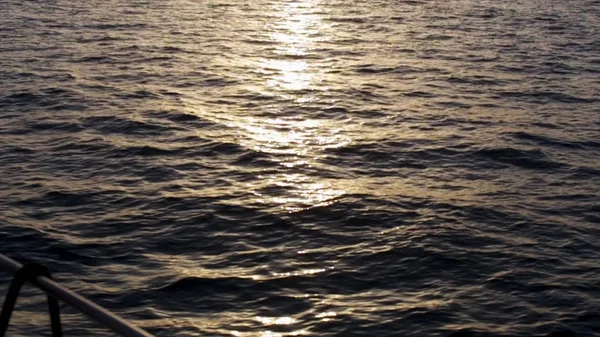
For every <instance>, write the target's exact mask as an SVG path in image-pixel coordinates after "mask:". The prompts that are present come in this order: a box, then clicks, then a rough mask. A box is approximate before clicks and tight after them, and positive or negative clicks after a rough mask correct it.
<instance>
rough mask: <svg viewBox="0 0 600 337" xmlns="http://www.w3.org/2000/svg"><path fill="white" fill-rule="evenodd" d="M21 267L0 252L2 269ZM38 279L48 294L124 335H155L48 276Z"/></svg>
mask: <svg viewBox="0 0 600 337" xmlns="http://www.w3.org/2000/svg"><path fill="white" fill-rule="evenodd" d="M21 267H22V265H21V264H20V263H18V262H17V261H15V260H13V259H11V258H9V257H7V256H5V255H3V254H0V269H5V270H7V271H9V272H11V273H12V274H13V275H14V274H15V273H16V272H17V271H18V270H19V269H21ZM36 281H37V284H34V286H36V287H38V288H40V289H41V290H43V291H44V292H45V293H46V294H48V295H50V296H52V297H54V298H56V299H58V300H60V301H63V302H65V303H67V304H69V305H70V306H72V307H73V308H75V309H77V310H79V311H80V312H82V313H84V314H85V315H86V316H88V317H89V318H91V319H93V320H95V321H97V322H99V323H101V324H102V325H104V326H105V327H107V328H109V329H111V330H113V331H115V332H117V333H119V334H120V335H122V336H125V337H153V336H152V335H151V334H149V333H148V332H146V331H144V330H142V329H140V328H138V327H136V326H134V325H133V324H131V323H129V322H127V321H126V320H124V319H123V318H121V317H119V316H117V315H115V314H113V313H112V312H110V311H108V310H106V309H104V308H102V307H101V306H99V305H97V304H96V303H94V302H92V301H90V300H88V299H86V298H84V297H83V296H80V295H78V294H76V293H75V292H73V291H72V290H69V289H67V288H65V287H63V286H62V285H60V284H58V283H56V282H54V281H52V280H51V279H49V278H47V277H44V276H38V277H37V278H36Z"/></svg>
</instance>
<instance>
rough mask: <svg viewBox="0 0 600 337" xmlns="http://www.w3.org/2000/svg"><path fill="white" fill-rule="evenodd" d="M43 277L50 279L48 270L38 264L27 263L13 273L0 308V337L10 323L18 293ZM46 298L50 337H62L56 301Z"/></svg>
mask: <svg viewBox="0 0 600 337" xmlns="http://www.w3.org/2000/svg"><path fill="white" fill-rule="evenodd" d="M38 276H44V277H47V278H49V279H52V277H51V276H50V271H49V270H48V268H46V267H44V266H42V265H41V264H39V263H28V264H25V265H23V266H22V267H21V268H20V269H19V270H17V272H16V273H15V275H14V277H13V279H12V281H11V283H10V287H9V288H8V293H7V294H6V299H5V301H4V305H3V306H2V313H1V314H0V337H4V335H5V334H6V330H7V329H8V324H9V323H10V317H11V315H12V312H13V310H14V308H15V304H16V303H17V298H18V297H19V291H20V290H21V287H22V286H23V284H25V282H31V283H33V284H36V285H37V281H36V279H37V277H38ZM46 296H47V298H48V311H49V313H50V323H51V325H52V337H62V328H61V324H60V309H59V307H58V301H57V300H56V299H55V298H53V297H52V296H50V295H46Z"/></svg>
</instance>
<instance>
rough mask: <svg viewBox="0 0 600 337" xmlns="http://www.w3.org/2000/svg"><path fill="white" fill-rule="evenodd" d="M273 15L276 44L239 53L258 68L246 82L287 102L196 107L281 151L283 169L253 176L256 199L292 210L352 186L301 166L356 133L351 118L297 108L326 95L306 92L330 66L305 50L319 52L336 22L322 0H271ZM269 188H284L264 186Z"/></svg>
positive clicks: (251, 143) (266, 148)
mask: <svg viewBox="0 0 600 337" xmlns="http://www.w3.org/2000/svg"><path fill="white" fill-rule="evenodd" d="M267 16H268V17H269V18H271V21H270V22H265V24H264V27H263V29H264V31H265V34H268V35H266V36H267V37H268V40H269V41H271V42H274V43H275V44H274V50H272V51H271V52H269V53H266V54H265V55H264V56H263V57H240V58H239V59H238V60H236V61H235V62H237V65H238V66H240V68H244V67H247V68H250V69H251V72H252V73H253V74H254V75H256V76H253V77H252V78H249V79H248V82H250V83H247V85H246V86H245V87H246V88H247V89H249V90H251V91H253V92H257V93H260V94H264V95H267V96H269V97H277V98H279V99H281V100H283V101H285V102H286V103H285V104H284V105H283V106H279V105H278V106H268V105H264V106H261V107H259V108H258V109H260V110H261V111H260V116H255V115H253V113H252V112H250V113H248V112H247V111H210V108H201V107H196V113H197V114H200V115H202V117H203V118H207V119H209V120H212V121H215V122H217V123H219V124H223V125H225V126H227V127H228V128H230V129H233V130H234V132H233V136H234V137H236V140H235V141H236V142H237V143H239V144H241V145H243V146H244V147H245V148H247V149H251V150H253V151H256V152H260V153H266V154H273V155H277V158H278V165H279V166H280V169H279V170H278V171H277V172H276V173H273V172H268V173H265V174H258V175H257V178H258V179H256V181H252V182H248V183H247V186H246V187H247V189H248V190H249V191H252V193H254V194H255V195H256V197H257V200H256V202H257V203H262V204H268V205H272V204H276V205H280V207H281V208H282V209H284V210H286V211H297V210H300V209H303V208H309V207H314V206H320V205H324V204H327V203H328V202H329V201H330V200H332V199H334V198H336V197H338V196H340V195H343V194H344V193H346V191H345V190H344V189H343V188H336V187H334V186H332V184H331V182H328V181H325V180H323V179H322V178H319V177H316V176H310V175H308V174H306V173H304V172H303V170H302V168H311V167H313V166H314V164H315V159H317V158H319V157H322V156H323V155H324V153H323V152H324V150H326V149H331V148H336V147H341V146H345V145H347V144H349V143H350V142H351V139H350V137H349V136H348V135H347V134H346V133H345V132H344V129H345V128H347V125H344V122H343V121H334V120H328V119H324V118H310V116H309V115H307V114H306V113H302V114H300V113H298V114H295V113H294V109H302V108H303V107H304V105H305V104H311V103H315V100H320V98H318V97H315V95H308V94H306V92H307V91H308V92H310V91H311V90H312V89H313V88H314V86H315V85H316V84H317V82H318V79H319V77H320V75H321V72H323V71H324V67H322V66H320V65H319V64H315V63H316V61H315V60H311V59H310V57H306V56H307V55H309V54H310V53H311V52H313V51H312V49H314V48H315V43H316V42H318V41H322V40H326V39H327V35H326V34H325V33H324V32H330V29H331V27H330V26H329V25H328V24H326V23H324V22H323V21H322V20H321V18H320V17H319V14H318V2H316V1H302V2H287V3H279V2H277V3H272V4H271V7H270V13H268V15H267ZM269 54H270V55H269ZM257 81H258V82H257ZM321 90H322V89H321ZM198 109H201V110H202V111H201V112H198ZM282 158H283V159H282ZM264 189H267V190H269V189H271V190H272V189H278V190H285V193H277V194H276V195H274V194H269V193H265V192H261V190H264Z"/></svg>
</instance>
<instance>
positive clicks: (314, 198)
mask: <svg viewBox="0 0 600 337" xmlns="http://www.w3.org/2000/svg"><path fill="white" fill-rule="evenodd" d="M271 6H272V7H271V8H270V13H269V15H268V16H269V17H270V18H272V19H273V21H272V22H266V23H265V30H266V31H268V36H269V39H270V40H271V41H273V42H276V45H275V46H276V47H275V50H274V51H273V53H272V55H265V57H262V58H254V59H252V60H248V59H247V58H245V59H244V58H241V59H240V60H239V61H238V62H239V64H243V66H248V65H251V66H252V68H253V71H254V72H255V73H256V74H260V75H261V76H257V77H255V78H252V83H251V84H249V85H248V88H251V90H253V91H255V92H260V93H264V94H266V95H269V96H275V97H278V98H281V99H282V100H284V101H285V102H288V103H287V104H286V105H285V106H286V107H285V108H281V107H279V106H277V107H265V108H261V109H262V110H264V111H261V112H264V113H261V114H260V115H258V116H257V115H254V114H252V113H248V114H245V113H244V111H231V112H230V113H227V112H224V111H210V108H203V107H197V109H196V113H197V114H200V115H202V117H203V118H207V119H209V120H211V121H214V122H216V123H218V124H220V125H224V126H226V127H227V128H228V129H230V130H234V131H233V133H232V134H231V135H230V136H232V137H235V141H236V142H238V143H239V144H240V145H242V146H243V147H244V148H246V149H249V150H252V151H256V152H260V153H265V154H270V155H274V157H275V158H278V163H277V164H278V166H279V168H278V169H277V170H276V172H275V173H273V172H272V170H269V171H266V170H265V172H264V173H262V174H258V175H257V179H255V181H252V182H248V183H246V184H247V186H246V187H247V189H248V190H250V191H252V193H253V194H254V195H255V196H256V198H257V200H256V201H257V202H258V203H263V204H266V205H273V204H275V205H279V207H280V209H283V210H284V211H289V212H293V211H297V210H301V209H304V208H310V207H315V206H322V205H326V204H328V203H331V202H332V200H334V199H335V198H337V197H339V196H340V195H343V194H345V193H347V192H346V190H345V189H344V188H343V187H341V186H343V183H341V182H340V184H339V186H334V184H333V183H332V182H330V181H327V180H324V179H323V178H319V177H317V176H311V175H310V174H308V173H306V171H307V170H306V168H311V167H314V166H315V165H317V159H318V158H321V157H323V156H324V155H325V154H324V151H325V150H327V149H331V148H337V147H341V146H345V145H347V144H349V143H350V142H351V138H350V137H349V136H348V135H347V133H346V132H345V130H346V129H347V125H344V121H334V120H328V119H325V118H310V116H309V115H307V114H305V113H303V114H296V115H294V114H293V113H291V114H286V112H288V111H282V110H281V109H290V110H292V111H293V109H294V108H296V109H298V108H302V107H303V105H304V104H310V103H311V100H314V99H317V100H318V99H319V98H315V97H314V95H313V96H312V97H307V95H305V94H304V93H305V92H306V91H307V90H308V91H310V89H311V88H313V86H315V84H316V82H317V81H318V78H319V73H320V72H322V71H323V69H322V67H319V65H318V64H314V63H312V62H311V61H313V62H314V60H311V59H310V57H306V56H307V55H309V54H310V53H311V50H312V49H313V48H314V47H315V46H314V44H315V42H316V41H317V39H327V36H326V34H324V33H323V32H321V31H320V30H321V29H323V28H324V27H326V26H327V24H325V23H323V22H322V21H321V19H320V17H319V15H318V14H316V12H318V8H317V7H316V6H318V2H316V1H302V2H287V3H279V2H278V3H273V4H272V5H271ZM329 28H330V27H328V29H329ZM257 78H260V81H261V82H260V83H258V84H257V83H256V79H257ZM198 109H201V110H202V111H201V112H199V111H198ZM265 189H266V190H269V189H276V190H284V191H285V193H269V192H262V191H263V190H265ZM298 254H301V252H299V253H298ZM148 257H149V258H151V259H153V260H157V261H160V262H161V263H162V264H164V265H168V266H170V268H171V269H172V270H173V271H174V272H175V273H176V274H177V275H180V276H184V277H200V278H205V277H208V278H210V277H214V276H215V270H209V269H204V268H202V267H201V265H202V263H201V262H202V261H198V260H196V259H194V260H189V259H186V258H183V257H181V256H179V257H177V258H173V257H168V256H164V255H152V256H148ZM199 258H200V260H202V258H201V257H199ZM331 268H334V267H331V266H329V267H325V268H308V269H307V268H298V269H296V270H292V271H290V272H285V273H276V272H273V273H271V274H267V275H256V274H254V272H253V270H252V269H227V271H225V270H222V271H220V273H222V272H224V273H225V274H226V275H225V274H223V275H219V276H223V277H227V276H229V277H246V278H252V279H254V280H264V279H277V278H287V277H294V276H299V275H315V274H320V273H323V272H325V271H327V270H328V269H331ZM307 296H308V295H307ZM250 315H252V316H250ZM242 316H245V319H247V320H250V319H251V317H252V320H253V321H254V323H255V324H256V323H258V324H261V325H262V326H263V327H264V328H263V329H261V330H260V331H259V332H256V331H255V332H242V331H237V330H231V331H230V333H231V335H233V336H264V337H267V336H270V337H276V336H300V335H307V334H308V331H306V330H304V329H299V330H294V331H288V332H285V333H282V332H277V331H278V330H280V329H279V328H277V327H278V326H279V327H281V326H286V325H293V324H296V323H297V320H296V319H295V318H293V317H289V316H281V317H266V316H263V315H259V314H251V313H249V312H247V313H244V314H243V315H242ZM314 316H315V319H317V320H322V321H329V320H331V319H332V318H333V317H335V316H336V313H335V312H333V311H326V312H315V313H314ZM240 318H241V317H240Z"/></svg>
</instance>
